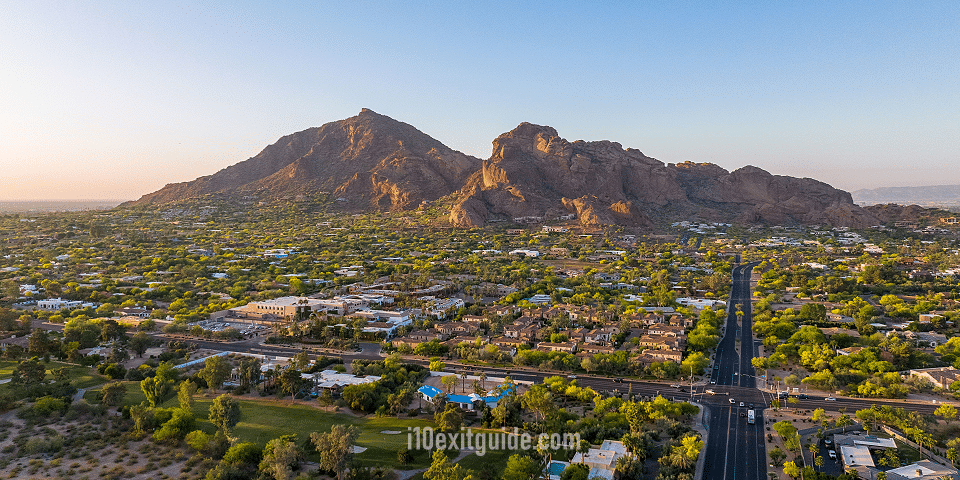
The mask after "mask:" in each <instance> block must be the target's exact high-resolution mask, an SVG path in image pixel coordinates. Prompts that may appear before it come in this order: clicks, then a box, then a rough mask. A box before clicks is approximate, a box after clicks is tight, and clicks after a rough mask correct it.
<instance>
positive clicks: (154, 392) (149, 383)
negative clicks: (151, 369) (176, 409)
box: [140, 377, 173, 407]
mask: <svg viewBox="0 0 960 480" xmlns="http://www.w3.org/2000/svg"><path fill="white" fill-rule="evenodd" d="M172 383H173V382H170V381H164V380H162V379H161V378H160V377H152V378H144V379H143V380H141V381H140V390H142V391H143V395H144V396H145V397H147V401H148V402H150V406H151V407H156V406H157V405H159V404H160V403H162V402H163V400H164V399H165V398H166V396H167V394H168V393H170V387H171V385H172Z"/></svg>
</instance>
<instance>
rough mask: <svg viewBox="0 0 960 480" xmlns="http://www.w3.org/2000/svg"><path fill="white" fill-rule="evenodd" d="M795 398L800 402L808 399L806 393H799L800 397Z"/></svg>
mask: <svg viewBox="0 0 960 480" xmlns="http://www.w3.org/2000/svg"><path fill="white" fill-rule="evenodd" d="M797 398H799V399H800V400H806V399H807V398H808V397H807V394H806V393H801V394H800V395H797Z"/></svg>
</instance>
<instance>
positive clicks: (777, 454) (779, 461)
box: [770, 447, 787, 467]
mask: <svg viewBox="0 0 960 480" xmlns="http://www.w3.org/2000/svg"><path fill="white" fill-rule="evenodd" d="M786 459H787V454H786V453H784V452H783V450H780V447H773V450H770V461H771V462H773V464H774V465H776V466H778V467H779V466H780V465H783V461H784V460H786Z"/></svg>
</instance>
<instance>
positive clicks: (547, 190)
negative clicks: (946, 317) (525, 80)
mask: <svg viewBox="0 0 960 480" xmlns="http://www.w3.org/2000/svg"><path fill="white" fill-rule="evenodd" d="M317 192H328V193H329V194H330V196H331V197H332V198H335V199H337V200H338V202H337V204H338V205H340V206H342V207H344V208H346V209H351V210H364V209H377V210H408V209H412V208H415V207H417V206H418V205H420V203H421V202H423V201H425V200H435V199H438V198H441V197H444V196H446V195H449V194H451V193H453V194H454V195H453V197H452V198H453V199H454V201H453V206H452V208H451V210H450V214H449V221H450V223H451V224H453V225H456V226H460V227H478V226H483V225H485V224H487V223H488V222H490V221H496V220H513V219H516V218H521V217H543V219H544V220H547V221H549V220H551V219H555V218H557V217H561V216H573V217H574V218H576V219H577V220H578V221H579V222H580V223H582V224H584V225H608V224H616V225H624V226H631V227H640V228H645V227H652V226H654V225H662V224H664V223H668V222H673V221H678V220H699V221H723V222H736V223H768V224H824V225H843V226H851V227H864V226H869V225H875V224H877V223H879V221H878V220H877V218H876V217H875V216H874V215H873V214H871V213H869V212H867V211H866V210H864V209H862V208H860V207H858V206H856V205H855V204H854V203H853V201H852V200H851V197H850V194H849V193H846V192H843V191H840V190H837V189H835V188H833V187H831V186H829V185H827V184H825V183H822V182H819V181H816V180H812V179H808V178H792V177H785V176H779V175H771V174H770V173H768V172H766V171H764V170H761V169H759V168H756V167H751V166H747V167H743V168H741V169H739V170H736V171H734V172H728V171H726V170H724V169H723V168H721V167H719V166H717V165H713V164H710V163H689V162H688V163H680V164H664V163H663V162H661V161H659V160H656V159H654V158H650V157H648V156H646V155H644V154H643V153H642V152H640V151H639V150H634V149H630V148H628V149H624V148H623V147H621V146H620V144H618V143H614V142H609V141H599V142H585V141H582V140H577V141H574V142H569V141H567V140H565V139H563V138H561V137H560V136H559V135H558V133H557V131H556V130H554V129H553V128H550V127H546V126H540V125H533V124H530V123H523V124H520V125H519V126H518V127H517V128H515V129H513V130H511V131H509V132H507V133H504V134H503V135H500V136H499V137H497V139H496V140H494V141H493V154H492V155H491V157H490V158H489V159H487V160H483V161H481V160H479V159H477V158H474V157H471V156H468V155H464V154H462V153H460V152H457V151H454V150H452V149H450V148H448V147H446V146H445V145H443V144H442V143H440V142H439V141H437V140H435V139H433V138H431V137H429V136H428V135H426V134H424V133H422V132H420V131H419V130H417V129H416V128H414V127H412V126H410V125H407V124H406V123H402V122H398V121H396V120H393V119H391V118H389V117H386V116H383V115H379V114H377V113H375V112H373V111H370V110H367V109H364V110H363V111H361V112H360V114H359V115H357V116H355V117H352V118H348V119H346V120H340V121H337V122H331V123H328V124H326V125H323V126H321V127H316V128H311V129H308V130H304V131H302V132H298V133H295V134H292V135H288V136H285V137H283V138H281V139H280V140H279V141H277V142H276V143H274V144H273V145H270V146H268V147H267V148H265V149H263V151H262V152H260V153H259V154H258V155H257V156H255V157H253V158H250V159H248V160H245V161H242V162H240V163H237V164H236V165H233V166H230V167H227V168H225V169H223V170H221V171H219V172H217V173H215V174H213V175H209V176H205V177H200V178H198V179H196V180H193V181H191V182H184V183H177V184H171V185H167V186H166V187H164V188H162V189H161V190H159V191H157V192H154V193H151V194H148V195H144V196H143V197H142V198H140V199H139V200H137V201H136V202H131V204H132V205H147V204H157V203H166V202H175V201H179V200H183V199H187V198H191V197H198V196H201V195H206V194H211V193H220V194H224V195H249V194H255V195H256V196H257V197H258V198H261V199H270V198H284V197H289V196H293V195H310V194H314V193H317Z"/></svg>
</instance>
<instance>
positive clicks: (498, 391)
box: [417, 384, 516, 410]
mask: <svg viewBox="0 0 960 480" xmlns="http://www.w3.org/2000/svg"><path fill="white" fill-rule="evenodd" d="M515 389H516V386H514V385H506V384H503V385H500V386H498V387H497V388H495V389H494V390H492V391H491V393H495V394H494V395H487V396H484V397H481V396H480V395H477V394H476V393H471V394H470V395H457V394H452V395H448V396H447V399H448V400H449V401H450V402H453V403H456V404H457V405H459V406H460V407H461V408H464V409H467V410H473V409H474V407H473V405H474V402H478V401H479V402H483V403H486V404H487V406H489V407H490V408H493V407H496V406H497V402H499V401H500V399H501V398H503V397H504V396H506V395H510V394H512V393H513V392H514V390H515ZM417 391H418V392H420V395H423V398H425V399H426V400H427V401H432V400H433V397H436V396H437V395H440V394H441V393H443V390H440V389H439V388H437V387H433V386H430V385H424V386H422V387H420V388H419V389H418V390H417Z"/></svg>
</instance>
